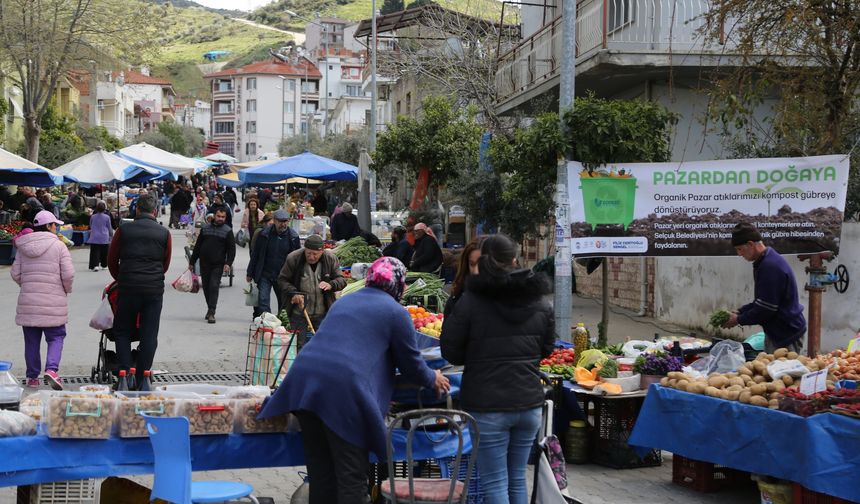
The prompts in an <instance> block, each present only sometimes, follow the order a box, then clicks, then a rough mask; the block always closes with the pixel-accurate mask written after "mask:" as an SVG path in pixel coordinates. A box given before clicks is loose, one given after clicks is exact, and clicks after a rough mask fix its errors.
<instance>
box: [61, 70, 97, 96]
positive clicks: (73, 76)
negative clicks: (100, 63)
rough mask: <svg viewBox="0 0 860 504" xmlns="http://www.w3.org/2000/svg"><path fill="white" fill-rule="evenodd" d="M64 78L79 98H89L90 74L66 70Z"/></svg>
mask: <svg viewBox="0 0 860 504" xmlns="http://www.w3.org/2000/svg"><path fill="white" fill-rule="evenodd" d="M66 78H67V79H68V81H69V84H71V85H72V86H74V87H75V89H77V90H78V92H79V93H80V94H81V96H89V95H90V80H92V74H91V73H90V72H87V71H86V70H68V71H66Z"/></svg>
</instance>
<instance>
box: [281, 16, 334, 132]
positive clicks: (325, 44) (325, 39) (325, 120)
mask: <svg viewBox="0 0 860 504" xmlns="http://www.w3.org/2000/svg"><path fill="white" fill-rule="evenodd" d="M284 12H285V13H287V14H289V15H290V16H293V17H297V18H299V19H301V20H302V21H304V22H306V23H310V24H315V25H317V26H319V27H320V28H322V29H323V49H324V50H325V97H324V102H325V105H324V107H325V110H323V136H326V135H328V27H327V26H326V25H324V24H322V23H317V22H316V21H312V20H310V19H308V18H306V17H304V16H300V15H299V14H298V13H296V12H294V11H291V10H289V9H284ZM305 74H307V68H305ZM308 128H310V124H308Z"/></svg>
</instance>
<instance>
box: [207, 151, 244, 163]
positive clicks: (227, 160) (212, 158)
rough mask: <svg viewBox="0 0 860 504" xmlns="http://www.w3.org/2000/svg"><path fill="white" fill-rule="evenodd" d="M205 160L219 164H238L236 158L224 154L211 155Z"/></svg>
mask: <svg viewBox="0 0 860 504" xmlns="http://www.w3.org/2000/svg"><path fill="white" fill-rule="evenodd" d="M203 159H206V160H209V161H217V162H219V163H235V162H236V158H234V157H233V156H230V155H228V154H224V153H223V152H215V153H213V154H209V155H208V156H205V157H204V158H203Z"/></svg>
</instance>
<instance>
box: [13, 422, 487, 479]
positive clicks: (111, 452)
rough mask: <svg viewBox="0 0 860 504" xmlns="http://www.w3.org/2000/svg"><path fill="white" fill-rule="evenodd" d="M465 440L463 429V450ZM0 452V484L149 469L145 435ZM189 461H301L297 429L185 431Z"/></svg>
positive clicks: (421, 455) (447, 447)
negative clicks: (212, 433)
mask: <svg viewBox="0 0 860 504" xmlns="http://www.w3.org/2000/svg"><path fill="white" fill-rule="evenodd" d="M428 436H429V437H428ZM405 444H406V434H405V431H403V432H401V431H396V432H395V435H394V446H395V450H394V453H395V458H396V459H398V460H405V459H406V450H405ZM413 446H414V451H413V453H414V454H415V459H416V460H423V459H430V458H444V457H450V456H453V455H454V453H455V452H456V450H457V441H456V437H455V436H453V435H447V436H446V435H445V434H444V433H438V432H431V433H428V435H427V436H425V435H424V432H423V431H422V432H416V434H415V438H414V441H413ZM471 446H472V444H471V440H470V439H469V437H468V434H467V435H466V444H465V448H466V449H465V451H466V453H469V452H470V451H471ZM0 454H2V457H0V486H16V485H32V484H37V483H45V482H49V481H67V480H75V479H84V478H103V477H107V476H122V475H126V474H151V473H152V472H153V465H152V464H153V456H152V446H151V445H150V443H149V438H134V439H120V438H115V437H114V438H111V439H106V440H79V439H74V440H72V439H50V438H48V437H47V436H44V435H39V436H23V437H9V438H2V439H0ZM371 459H373V457H372V456H371ZM191 464H192V467H193V470H195V471H212V470H219V469H252V468H258V467H292V466H302V465H304V464H305V457H304V451H303V448H302V438H301V434H299V433H289V434H244V435H243V434H228V435H216V436H191Z"/></svg>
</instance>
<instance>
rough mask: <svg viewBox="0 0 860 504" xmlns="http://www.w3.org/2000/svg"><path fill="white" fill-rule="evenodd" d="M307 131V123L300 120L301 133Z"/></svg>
mask: <svg viewBox="0 0 860 504" xmlns="http://www.w3.org/2000/svg"><path fill="white" fill-rule="evenodd" d="M307 131H308V123H306V122H305V121H302V135H304V134H305V133H306V132H307Z"/></svg>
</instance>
